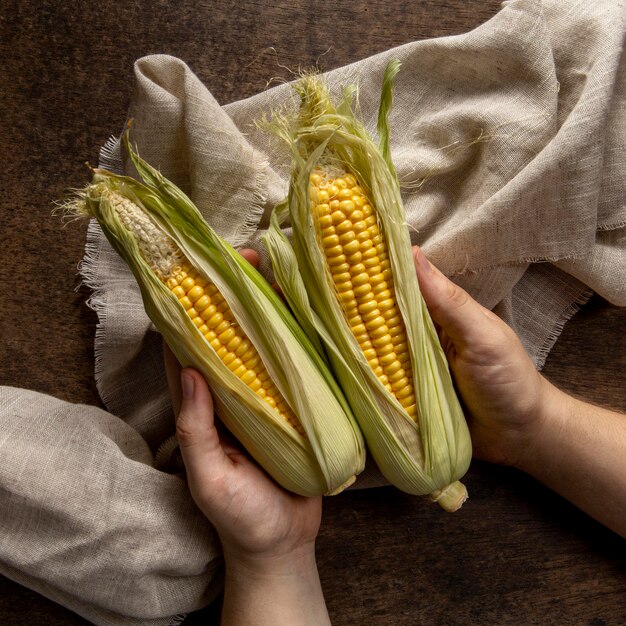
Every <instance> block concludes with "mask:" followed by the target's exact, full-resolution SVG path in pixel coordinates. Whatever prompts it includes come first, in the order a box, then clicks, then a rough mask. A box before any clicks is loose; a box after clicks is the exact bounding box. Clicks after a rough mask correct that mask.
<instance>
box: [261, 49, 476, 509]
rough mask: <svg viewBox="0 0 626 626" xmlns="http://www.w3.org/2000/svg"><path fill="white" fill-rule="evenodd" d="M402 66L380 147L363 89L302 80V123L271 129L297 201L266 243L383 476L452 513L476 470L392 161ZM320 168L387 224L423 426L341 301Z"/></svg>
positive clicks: (384, 106)
mask: <svg viewBox="0 0 626 626" xmlns="http://www.w3.org/2000/svg"><path fill="white" fill-rule="evenodd" d="M399 65H400V64H399V62H397V61H392V62H391V63H390V64H389V66H388V67H387V70H386V72H385V77H384V80H383V86H382V94H381V102H380V109H379V118H378V133H379V137H380V144H379V145H378V146H377V145H376V144H375V143H374V142H373V141H372V139H371V138H370V137H369V135H368V133H367V131H366V130H365V128H364V126H363V125H362V123H361V122H360V121H359V120H358V119H357V117H356V116H355V114H354V113H353V111H352V100H353V96H354V93H355V89H354V88H353V87H348V88H346V89H344V93H343V97H342V99H341V102H340V103H339V104H338V106H337V107H335V106H333V104H332V102H331V100H330V96H329V93H328V91H327V89H326V87H325V86H324V84H323V83H322V81H321V79H320V78H319V77H316V76H305V77H304V78H302V79H301V80H300V81H299V82H298V83H297V86H296V90H297V92H298V93H299V95H300V98H301V107H300V111H299V113H298V114H297V116H292V117H288V116H279V115H277V116H275V117H274V118H273V119H272V120H271V121H270V122H265V125H266V126H267V127H269V129H270V130H272V131H273V132H275V133H277V134H278V135H279V136H280V137H281V138H282V139H284V140H285V141H286V142H287V144H288V146H289V148H290V152H291V155H292V173H291V181H290V187H289V195H288V197H287V199H286V201H285V202H284V203H282V204H280V205H278V206H277V207H276V209H275V211H274V214H273V215H272V219H271V227H270V230H269V232H268V234H267V236H266V238H265V244H266V246H267V248H268V250H269V252H270V256H271V259H272V264H273V269H274V272H275V275H276V278H277V281H278V284H279V285H280V286H281V288H282V290H283V292H284V294H285V296H286V298H287V300H288V302H289V304H290V306H291V308H292V310H293V311H294V313H295V315H296V317H297V319H298V321H299V322H300V325H301V326H302V328H303V329H304V330H305V331H306V332H307V334H309V335H310V336H311V337H312V338H314V337H319V338H321V341H322V344H323V347H324V350H325V353H326V354H327V355H328V357H329V359H330V362H331V364H332V367H333V369H334V371H335V374H336V376H337V379H338V380H339V382H340V384H341V386H342V388H343V390H344V392H345V394H346V397H347V398H348V400H349V402H350V404H351V406H352V408H353V411H354V414H355V417H356V418H357V421H358V423H359V425H360V426H361V430H362V431H363V434H364V436H365V439H366V442H367V445H368V448H369V450H370V452H371V453H372V456H373V457H374V459H375V461H376V463H377V465H378V467H379V468H380V470H381V472H382V473H383V475H384V476H385V477H386V478H387V480H389V482H391V483H392V484H393V485H396V486H397V487H399V488H400V489H402V490H404V491H406V492H408V493H412V494H416V495H427V494H429V495H430V497H431V498H432V499H433V500H436V501H438V502H439V504H440V505H441V506H442V507H443V508H444V509H446V510H448V511H453V510H456V509H457V508H459V507H460V506H461V505H462V503H463V502H464V501H465V499H466V497H467V491H466V489H465V486H464V485H463V484H462V483H460V482H459V478H461V477H462V476H463V475H464V474H465V472H466V471H467V468H468V466H469V463H470V459H471V441H470V437H469V431H468V428H467V424H466V422H465V419H464V416H463V412H462V409H461V406H460V404H459V401H458V399H457V396H456V393H455V389H454V386H453V383H452V379H451V376H450V372H449V369H448V364H447V361H446V358H445V355H444V352H443V349H442V347H441V344H440V343H439V339H438V336H437V333H436V331H435V328H434V326H433V323H432V320H431V318H430V315H429V313H428V310H427V308H426V305H425V303H424V300H423V298H422V295H421V293H420V290H419V285H418V282H417V278H416V275H415V268H414V263H413V258H412V253H411V243H410V237H409V232H408V229H407V226H406V223H405V217H404V208H403V204H402V200H401V196H400V187H399V183H398V179H397V175H396V172H395V168H394V166H393V163H392V161H391V152H390V148H389V127H388V123H387V115H388V112H389V110H390V108H391V103H392V90H393V83H394V79H395V76H396V74H397V72H398V70H399ZM320 162H322V163H324V164H330V165H331V166H332V167H337V168H338V169H339V170H346V171H348V172H351V173H352V174H354V176H356V178H357V180H358V181H359V184H360V185H361V186H362V187H363V188H364V189H365V190H366V192H367V195H368V197H369V198H370V199H371V200H372V204H373V206H374V207H375V208H376V211H377V214H378V226H379V229H380V231H381V232H382V234H383V236H384V238H385V241H386V243H387V249H388V254H389V258H390V265H391V272H392V276H393V281H394V284H395V292H396V299H397V307H398V309H399V311H400V313H401V316H402V318H403V320H404V324H405V327H406V331H407V342H408V344H409V351H410V359H411V364H412V371H413V388H414V390H415V395H416V400H417V402H416V406H417V411H418V417H417V423H416V421H415V420H413V419H411V418H410V417H409V416H408V414H407V413H406V412H405V410H404V409H403V407H402V406H401V405H400V404H399V402H398V401H397V400H396V398H395V397H393V396H392V395H391V394H390V393H389V392H388V391H387V390H386V389H385V387H384V386H383V385H382V383H381V382H380V381H379V379H378V378H377V376H376V375H375V373H374V372H373V370H372V368H371V367H370V365H369V364H368V362H367V360H366V359H365V357H364V356H363V352H362V351H361V349H360V347H359V344H358V342H357V341H356V339H355V338H354V336H353V334H352V332H351V331H350V327H349V325H348V323H347V322H346V320H345V317H344V314H343V311H342V309H341V307H340V305H339V303H338V302H337V298H336V292H335V288H334V284H333V282H332V280H331V276H330V274H329V271H328V269H327V265H326V262H325V259H324V256H323V254H322V246H321V243H320V241H319V239H318V237H317V235H316V231H315V228H314V222H313V217H312V211H311V206H310V205H311V202H310V199H309V193H308V189H309V179H310V176H311V173H312V172H313V170H314V168H315V167H316V165H317V164H318V163H320ZM287 218H289V220H290V223H291V227H292V229H293V247H292V246H291V245H290V243H289V240H288V239H287V237H286V236H285V234H284V233H283V232H282V231H281V229H280V224H281V223H284V222H285V221H286V220H287ZM318 341H319V340H318ZM318 345H319V344H318Z"/></svg>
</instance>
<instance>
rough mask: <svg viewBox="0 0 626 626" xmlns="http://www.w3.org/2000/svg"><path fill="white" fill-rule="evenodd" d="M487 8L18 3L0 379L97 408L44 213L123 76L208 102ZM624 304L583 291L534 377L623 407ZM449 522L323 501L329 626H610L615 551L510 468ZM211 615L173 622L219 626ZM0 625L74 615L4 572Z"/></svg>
mask: <svg viewBox="0 0 626 626" xmlns="http://www.w3.org/2000/svg"><path fill="white" fill-rule="evenodd" d="M498 9H499V1H498V0H488V1H481V2H478V1H472V2H466V1H464V0H422V1H413V2H409V1H405V0H400V1H396V2H385V1H383V0H376V1H373V2H367V1H365V0H353V1H352V2H345V1H340V2H315V1H314V0H308V1H307V0H296V1H295V2H285V1H282V0H278V1H274V2H247V3H242V4H241V5H240V6H235V4H234V3H231V2H225V1H215V2H208V1H206V0H202V1H197V0H196V1H192V0H185V1H183V2H173V1H171V0H170V1H165V0H164V1H160V2H153V3H148V2H133V3H118V2H115V3H113V2H100V3H98V4H94V3H87V2H73V3H60V2H35V1H34V0H24V1H23V2H8V1H5V2H4V3H3V7H2V12H1V14H0V53H1V58H2V59H3V63H2V67H1V68H0V110H2V112H3V115H2V117H1V119H0V124H1V126H0V132H1V136H2V140H3V148H4V155H5V158H4V159H3V190H2V192H3V193H2V194H1V196H0V202H1V204H2V206H1V209H0V233H1V234H2V245H1V246H0V263H1V267H2V268H3V272H0V294H2V295H1V296H0V297H1V298H2V300H1V306H0V329H1V334H2V336H1V339H0V384H5V385H7V384H8V385H16V386H24V387H29V388H31V389H36V390H39V391H42V392H45V393H50V394H53V395H55V396H58V397H61V398H63V399H66V400H70V401H73V402H86V403H90V404H99V399H98V396H97V392H96V389H95V386H94V383H93V334H94V327H95V322H96V320H95V316H94V314H93V313H92V312H91V311H90V310H89V309H88V308H87V307H86V306H85V304H84V301H85V298H86V297H87V296H88V293H87V292H86V291H85V290H84V289H80V290H78V291H75V288H76V286H77V284H78V278H77V272H76V265H77V263H78V261H79V260H80V258H81V257H82V251H83V245H84V236H85V232H84V226H83V225H80V224H76V223H74V224H69V225H68V226H66V227H65V228H62V227H61V224H60V222H59V221H58V220H57V219H51V217H50V211H51V202H52V201H53V200H54V199H57V198H59V197H61V196H62V195H63V193H64V190H65V189H67V188H69V187H74V186H80V185H82V184H83V183H84V182H85V181H86V178H87V176H86V172H85V169H84V165H83V163H84V162H85V161H87V160H89V161H91V162H95V161H96V160H97V153H98V149H99V146H100V145H101V144H102V143H103V142H104V141H105V140H106V138H107V137H108V136H109V135H110V134H112V133H116V132H117V131H118V130H119V129H120V127H121V124H122V123H123V120H124V117H125V113H126V110H127V107H128V104H129V100H130V96H131V89H132V80H133V78H132V63H133V61H134V60H135V59H136V58H138V57H141V56H143V55H145V54H149V53H154V52H164V53H169V54H173V55H176V56H178V57H180V58H182V59H183V60H185V61H186V62H187V63H188V64H189V65H190V66H191V68H192V69H193V70H194V71H195V72H196V73H197V74H198V76H199V77H200V78H201V79H202V80H203V81H204V82H205V83H206V84H207V86H208V87H209V88H210V89H211V91H212V92H213V94H214V95H215V96H216V98H217V99H218V100H219V101H220V102H222V103H227V102H230V101H233V100H237V99H240V98H244V97H247V96H250V95H253V94H255V93H257V92H259V91H261V90H263V89H265V88H266V86H267V85H268V84H269V83H270V82H271V81H272V79H276V78H288V77H289V76H290V74H289V71H288V70H286V69H284V68H285V67H287V68H293V69H295V68H297V67H299V66H301V65H302V66H309V65H313V64H316V63H317V64H318V65H319V66H320V67H321V68H322V69H332V68H333V67H337V66H340V65H343V64H346V63H350V62H352V61H356V60H359V59H361V58H364V57H366V56H368V55H371V54H373V53H376V52H380V51H383V50H385V49H388V48H390V47H392V46H396V45H400V44H403V43H406V42H409V41H413V40H416V39H421V38H426V37H434V36H445V35H454V34H458V33H462V32H465V31H467V30H470V29H471V28H474V27H475V26H478V25H479V24H481V23H483V22H485V21H486V20H487V19H489V18H490V17H491V16H493V15H494V14H495V13H496V12H497V10H498ZM625 321H626V317H625V315H624V311H623V310H619V309H616V308H614V307H611V306H609V305H607V304H606V303H605V302H603V301H602V300H600V299H599V298H596V299H594V300H592V302H591V303H590V304H589V305H587V306H586V307H585V308H584V309H583V311H582V312H581V313H579V314H578V315H577V316H576V317H575V318H574V319H573V320H572V322H570V323H569V324H568V325H567V326H566V328H565V331H564V333H563V335H562V337H561V339H559V341H558V342H557V344H556V346H555V348H554V350H553V352H552V354H551V356H550V358H549V359H548V363H547V365H546V369H545V372H546V375H548V376H549V378H551V379H552V380H554V381H555V382H556V383H557V384H559V385H560V386H561V387H563V388H565V389H567V390H569V391H571V392H574V393H576V394H579V395H581V396H582V397H585V398H587V399H589V400H592V401H594V402H597V403H601V404H606V405H609V406H613V407H615V408H617V409H621V410H626V392H625V390H624V384H623V383H624V381H623V371H624V366H625V365H626V363H625V362H624V359H625V355H626V349H625V348H626V344H625V339H624V337H625V336H626V333H625V332H624V330H625ZM467 483H468V488H469V491H470V494H471V500H470V501H469V502H468V503H467V505H466V506H465V507H464V508H463V509H462V510H461V511H460V512H459V513H458V514H455V515H454V516H447V515H442V514H441V513H440V511H439V510H437V509H436V508H435V507H434V506H432V505H429V504H428V503H426V502H424V501H422V500H419V499H415V498H411V497H409V496H406V495H404V494H402V493H400V492H398V491H397V490H395V489H391V488H383V489H375V490H369V491H358V492H349V493H345V494H342V496H341V497H338V498H332V499H327V501H326V503H325V510H324V521H323V525H322V529H321V532H320V537H319V541H318V558H319V565H320V575H321V578H322V584H323V587H324V592H325V594H326V598H327V601H328V606H329V610H330V613H331V617H332V619H333V623H334V624H335V625H336V626H341V625H352V624H357V623H366V624H371V625H378V624H380V625H382V624H393V625H402V624H407V625H408V624H416V623H424V624H468V623H476V624H481V625H483V624H565V623H566V624H598V625H600V624H604V625H607V626H608V625H611V624H616V625H617V624H621V623H624V622H626V614H625V613H624V606H623V597H624V586H625V583H624V581H625V573H626V572H625V554H624V543H623V542H622V541H621V540H619V539H618V538H617V537H616V536H615V535H613V534H612V533H610V532H609V531H607V530H606V529H604V528H602V527H601V526H599V525H598V524H596V523H595V522H593V521H592V520H590V519H589V518H588V517H586V516H585V515H583V514H582V513H580V512H579V511H577V510H576V509H575V508H574V507H572V506H571V505H569V504H568V503H567V502H565V501H563V500H562V499H560V498H558V497H556V496H555V495H554V494H552V493H550V492H549V491H548V490H547V489H545V488H544V487H542V486H541V485H539V484H538V483H536V482H535V481H533V480H532V479H530V478H528V477H525V476H523V475H521V474H519V473H517V472H515V471H512V470H506V469H503V468H497V467H493V466H488V465H485V464H481V463H474V464H473V466H472V468H471V470H470V472H469V475H468V478H467ZM216 619H217V618H216V617H215V607H212V608H209V609H207V611H202V612H200V613H197V614H195V615H192V616H190V617H189V618H188V620H187V623H188V624H201V623H204V624H206V623H215V622H216ZM0 622H1V623H2V624H9V625H10V624H16V625H17V624H29V625H32V624H47V625H51V626H56V625H64V626H70V625H79V624H86V623H87V622H85V620H83V619H82V618H80V617H78V616H76V615H74V614H73V613H71V612H69V611H67V610H66V609H64V608H62V607H59V606H58V605H56V604H54V603H52V602H50V601H48V600H46V599H45V598H43V597H42V596H40V595H38V594H36V593H34V592H32V591H30V590H28V589H25V588H23V587H21V586H19V585H17V584H16V583H13V582H11V581H9V580H7V579H1V580H0Z"/></svg>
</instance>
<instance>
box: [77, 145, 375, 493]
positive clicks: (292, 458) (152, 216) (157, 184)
mask: <svg viewBox="0 0 626 626" xmlns="http://www.w3.org/2000/svg"><path fill="white" fill-rule="evenodd" d="M126 144H127V149H128V151H129V154H130V155H131V158H132V160H133V163H134V165H135V166H136V168H137V170H138V171H139V173H140V175H141V177H142V178H143V180H144V183H140V182H138V181H136V180H134V179H132V178H129V177H125V176H118V175H115V174H112V173H110V172H107V171H103V170H96V171H95V173H94V177H93V182H92V184H91V185H89V186H88V187H86V188H85V189H84V190H82V191H81V192H80V193H79V197H78V198H77V199H75V200H74V203H73V204H74V208H75V209H76V210H78V211H80V212H83V213H86V214H88V215H91V216H93V217H95V218H96V219H97V221H98V222H99V224H100V226H101V227H102V229H103V231H104V233H105V235H106V237H107V239H108V240H109V241H110V243H111V245H112V246H113V248H114V249H115V250H116V251H117V252H118V253H119V255H120V256H121V257H122V258H123V259H124V260H125V261H126V263H127V264H128V266H129V267H130V269H131V270H132V272H133V274H134V276H135V278H136V280H137V283H138V285H139V287H140V289H141V294H142V297H143V302H144V306H145V309H146V312H147V313H148V315H149V317H150V319H151V320H152V321H153V323H154V324H155V326H156V327H157V329H158V330H159V331H160V332H161V333H162V334H163V336H164V338H165V340H166V341H167V343H168V345H169V346H170V347H171V349H172V351H173V352H174V354H175V355H176V357H177V359H178V360H179V361H180V363H181V365H182V366H183V367H187V366H191V367H194V368H196V369H197V370H199V371H200V372H201V373H202V374H203V375H204V376H205V378H206V379H207V381H208V382H209V385H210V387H211V391H212V394H213V397H214V400H215V404H216V408H217V413H218V415H219V417H220V418H221V419H222V421H223V422H224V424H225V425H226V426H227V428H228V429H229V430H230V431H231V432H232V433H233V434H234V435H235V436H236V437H237V439H238V440H239V441H240V442H241V443H242V444H243V446H244V447H245V448H246V450H247V451H248V452H249V453H250V454H251V455H252V456H253V457H254V458H255V459H256V460H257V462H258V463H259V464H260V465H261V466H262V467H263V468H264V469H265V470H266V471H267V472H268V473H269V474H270V475H271V476H272V477H273V478H274V479H275V480H276V481H277V482H278V483H280V484H281V485H282V486H283V487H285V488H286V489H288V490H290V491H293V492H295V493H298V494H301V495H307V496H312V495H319V494H334V493H338V492H339V491H341V490H343V489H344V488H346V487H347V486H348V485H350V484H351V483H352V482H354V480H355V477H356V475H357V474H359V473H360V472H361V471H362V469H363V466H364V459H365V452H364V443H363V441H362V437H361V434H360V431H359V429H358V426H357V424H356V423H355V421H354V418H353V416H352V414H351V410H350V407H349V405H348V403H347V402H346V400H345V398H344V396H343V394H342V392H341V390H340V388H339V387H338V385H337V383H336V382H335V380H334V378H333V376H332V374H331V373H330V371H329V370H328V368H327V366H326V365H325V363H324V360H323V359H322V358H321V357H320V355H319V354H318V353H317V351H316V349H315V348H314V346H313V345H312V343H311V341H310V340H309V339H308V338H307V336H306V335H305V334H304V333H303V331H302V330H301V329H300V328H299V326H298V325H297V323H296V321H295V320H294V319H293V317H292V315H291V314H290V312H289V311H288V309H287V308H286V307H285V305H284V304H283V302H282V301H281V300H280V299H279V298H278V296H277V295H276V293H275V292H274V291H273V290H272V289H271V288H270V286H269V285H268V284H267V283H266V282H265V281H264V280H263V279H262V278H261V276H260V275H259V274H258V273H257V272H256V270H254V269H253V268H252V267H251V266H250V265H249V264H248V263H247V262H246V261H245V260H244V259H243V258H242V257H241V256H240V255H239V254H238V253H237V252H236V251H235V250H234V249H233V248H232V247H231V246H230V245H229V244H228V243H226V242H225V241H224V240H222V239H221V238H220V237H219V236H218V235H217V234H216V233H215V232H214V231H213V229H212V228H211V227H210V226H209V225H208V224H207V223H206V222H205V221H204V220H203V218H202V216H201V214H200V213H199V211H198V209H197V208H196V207H195V206H194V204H193V203H192V202H191V200H190V199H189V198H188V197H187V196H186V195H185V194H184V193H183V192H182V191H181V190H180V189H178V188H177V187H176V186H175V185H174V184H173V183H171V182H169V181H168V180H167V179H166V178H164V177H163V176H161V175H160V174H159V173H158V172H157V171H156V170H155V169H153V168H152V167H151V166H150V165H148V164H147V163H146V162H144V161H143V160H142V159H141V158H139V156H138V155H137V154H136V153H135V152H134V151H133V150H132V149H131V148H130V146H129V145H128V140H127V141H126ZM137 212H139V213H137ZM129 214H130V215H131V217H130V218H129ZM137 219H139V221H138V222H137ZM135 223H138V224H139V226H138V227H136V226H135ZM154 255H156V256H157V257H158V262H155V260H154V258H152V257H154ZM181 258H182V259H184V263H186V264H187V265H188V266H191V267H192V268H193V269H194V274H195V273H196V272H197V277H198V278H199V279H201V284H207V283H209V284H210V283H212V284H213V285H215V287H217V290H218V291H219V293H220V294H221V296H223V299H224V300H225V301H226V303H227V305H228V307H230V311H231V312H232V317H233V318H234V320H235V321H236V323H237V324H238V326H239V328H240V329H242V330H243V332H245V335H246V336H247V338H249V340H250V342H251V343H252V345H253V346H254V348H256V350H257V352H258V356H259V357H260V359H261V361H262V364H263V365H264V367H265V370H266V372H267V373H268V374H269V376H270V377H271V381H273V383H274V385H275V387H277V389H278V391H279V392H280V394H281V396H282V401H281V402H282V403H283V404H288V408H286V409H285V412H286V413H288V414H289V415H290V416H295V419H296V420H297V428H295V427H294V425H293V424H292V423H290V422H289V421H288V420H287V419H285V418H284V416H283V415H280V414H279V413H278V411H277V409H275V408H273V407H272V406H270V405H269V404H268V403H267V402H265V401H264V400H263V399H262V398H261V397H260V396H259V395H258V394H257V393H255V392H254V391H253V390H252V389H251V388H250V387H249V386H248V385H247V384H246V383H244V382H243V381H242V380H241V379H240V378H239V377H238V376H236V375H235V374H234V373H233V372H232V371H231V370H230V369H229V368H228V367H227V366H226V365H225V364H224V363H223V362H222V360H221V359H220V357H219V356H218V354H217V352H216V350H215V349H214V348H213V347H211V345H210V344H209V342H208V340H207V339H206V338H205V336H203V334H202V333H201V332H200V330H199V327H198V325H197V324H194V322H193V321H192V319H191V318H190V316H189V315H188V314H187V313H186V310H185V308H184V306H182V305H181V302H182V300H179V298H178V297H177V296H176V295H174V293H173V292H172V290H171V289H170V288H169V287H168V285H167V278H168V273H169V274H171V273H172V269H171V267H172V266H176V267H175V271H179V270H180V267H182V266H181ZM177 264H178V265H177ZM179 276H180V274H179ZM175 282H176V281H175V280H174V283H175ZM174 283H172V284H174ZM244 369H245V368H244Z"/></svg>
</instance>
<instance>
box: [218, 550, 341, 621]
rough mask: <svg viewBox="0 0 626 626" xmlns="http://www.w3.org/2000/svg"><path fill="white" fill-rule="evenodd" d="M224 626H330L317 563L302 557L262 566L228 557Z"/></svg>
mask: <svg viewBox="0 0 626 626" xmlns="http://www.w3.org/2000/svg"><path fill="white" fill-rule="evenodd" d="M221 623H222V626H246V625H247V624H250V625H254V626H266V625H267V626H308V625H311V626H324V625H325V624H330V620H329V618H328V612H327V610H326V603H325V601H324V596H323V594H322V588H321V585H320V580H319V576H318V572H317V565H316V562H315V551H314V549H313V547H312V546H310V547H309V546H307V547H306V548H305V549H303V550H302V551H301V552H300V554H297V555H293V554H292V555H287V557H286V558H283V557H277V558H276V559H274V560H273V562H269V563H268V562H263V563H260V562H258V561H255V560H251V559H243V560H242V559H238V558H229V557H228V556H227V557H226V580H225V588H224V606H223V609H222V622H221Z"/></svg>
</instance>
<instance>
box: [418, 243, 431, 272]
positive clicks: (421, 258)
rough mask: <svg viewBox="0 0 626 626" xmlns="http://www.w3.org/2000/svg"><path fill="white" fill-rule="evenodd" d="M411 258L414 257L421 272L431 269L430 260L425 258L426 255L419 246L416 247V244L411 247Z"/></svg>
mask: <svg viewBox="0 0 626 626" xmlns="http://www.w3.org/2000/svg"><path fill="white" fill-rule="evenodd" d="M413 258H414V259H415V262H416V263H417V265H419V268H420V269H421V271H422V272H424V273H426V274H427V273H429V272H432V271H433V268H432V265H431V264H430V261H429V260H428V259H427V258H426V255H425V254H424V253H423V252H422V250H421V248H418V247H417V246H415V247H414V248H413Z"/></svg>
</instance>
